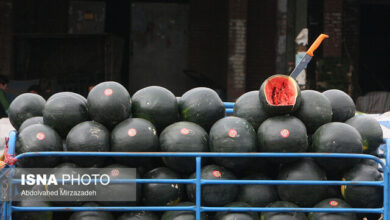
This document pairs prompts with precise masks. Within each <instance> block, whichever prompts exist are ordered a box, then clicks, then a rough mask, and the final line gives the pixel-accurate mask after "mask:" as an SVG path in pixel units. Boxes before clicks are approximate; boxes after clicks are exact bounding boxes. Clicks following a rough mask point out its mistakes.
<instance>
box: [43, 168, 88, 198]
mask: <svg viewBox="0 0 390 220" xmlns="http://www.w3.org/2000/svg"><path fill="white" fill-rule="evenodd" d="M51 172H53V173H54V175H55V177H56V178H57V180H60V179H62V177H63V175H64V174H66V175H73V176H77V175H78V174H80V167H78V166H77V165H76V164H74V163H61V164H59V165H57V166H56V167H54V169H53V170H52V171H51ZM45 187H47V189H48V190H50V191H56V190H58V191H59V190H60V189H61V188H62V189H64V190H69V191H75V190H76V191H77V190H80V187H79V186H76V185H71V184H66V185H62V184H59V185H48V186H45ZM64 199H67V198H65V197H64ZM82 201H83V200H82V199H81V198H80V197H73V198H72V199H71V201H56V202H51V204H52V205H54V206H81V205H82Z"/></svg>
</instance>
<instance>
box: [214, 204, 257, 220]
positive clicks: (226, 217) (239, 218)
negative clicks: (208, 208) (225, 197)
mask: <svg viewBox="0 0 390 220" xmlns="http://www.w3.org/2000/svg"><path fill="white" fill-rule="evenodd" d="M225 207H251V206H250V205H248V204H247V203H245V202H232V203H229V204H227V205H225ZM232 219H234V220H259V215H258V214H257V213H256V212H217V214H216V215H215V217H214V220H232Z"/></svg>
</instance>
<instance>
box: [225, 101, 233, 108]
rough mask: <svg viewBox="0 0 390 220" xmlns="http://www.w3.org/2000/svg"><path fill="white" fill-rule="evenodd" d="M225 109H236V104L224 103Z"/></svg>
mask: <svg viewBox="0 0 390 220" xmlns="http://www.w3.org/2000/svg"><path fill="white" fill-rule="evenodd" d="M223 104H225V108H234V102H224V103H223Z"/></svg>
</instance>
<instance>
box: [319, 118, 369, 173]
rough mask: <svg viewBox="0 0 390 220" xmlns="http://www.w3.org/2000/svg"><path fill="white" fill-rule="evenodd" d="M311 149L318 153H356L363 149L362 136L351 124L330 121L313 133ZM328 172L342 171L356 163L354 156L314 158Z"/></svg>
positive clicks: (357, 160)
mask: <svg viewBox="0 0 390 220" xmlns="http://www.w3.org/2000/svg"><path fill="white" fill-rule="evenodd" d="M312 138H313V144H312V147H313V150H314V152H318V153H356V154H360V153H362V151H363V144H362V138H361V136H360V134H359V132H358V131H357V130H356V129H355V128H353V127H352V126H350V125H348V124H345V123H341V122H331V123H327V124H324V125H322V126H321V127H320V128H318V129H317V131H316V132H315V133H314V135H313V137H312ZM316 161H317V162H318V163H319V164H320V165H321V166H322V167H323V168H324V169H325V170H326V171H328V172H331V173H342V172H343V171H345V170H347V169H349V168H351V167H352V166H353V165H354V164H356V163H358V162H359V161H360V159H356V158H342V159H339V158H316Z"/></svg>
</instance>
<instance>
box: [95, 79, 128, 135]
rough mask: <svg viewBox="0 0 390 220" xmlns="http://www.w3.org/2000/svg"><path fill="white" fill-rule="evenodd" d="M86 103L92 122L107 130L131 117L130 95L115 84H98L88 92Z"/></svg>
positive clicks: (123, 88)
mask: <svg viewBox="0 0 390 220" xmlns="http://www.w3.org/2000/svg"><path fill="white" fill-rule="evenodd" d="M87 102H88V112H89V115H90V117H91V118H92V120H94V121H96V122H99V123H101V124H103V125H104V126H106V127H107V128H108V129H111V128H113V127H114V126H115V125H117V124H118V123H119V122H121V121H123V120H125V119H127V118H129V117H130V115H131V98H130V94H129V92H128V91H127V90H126V88H125V87H123V86H122V85H121V84H119V83H117V82H111V81H110V82H103V83H99V84H98V85H96V86H95V87H94V88H93V89H92V90H91V91H90V92H89V94H88V98H87Z"/></svg>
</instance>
